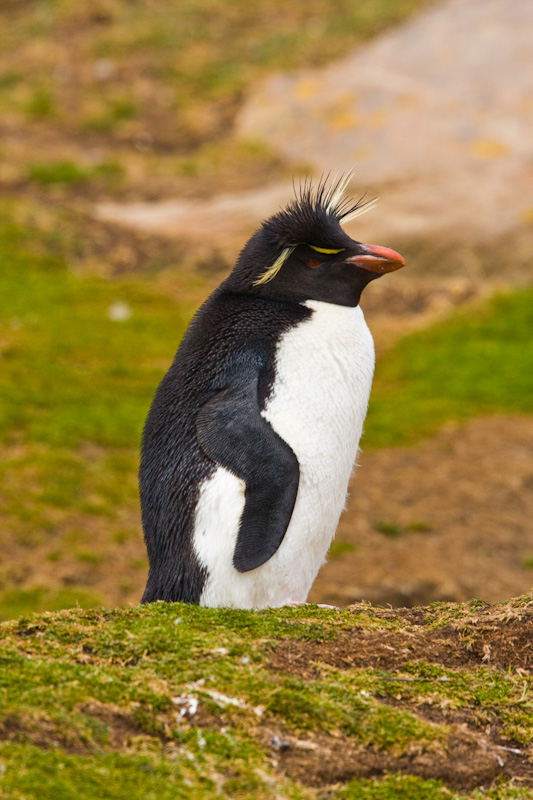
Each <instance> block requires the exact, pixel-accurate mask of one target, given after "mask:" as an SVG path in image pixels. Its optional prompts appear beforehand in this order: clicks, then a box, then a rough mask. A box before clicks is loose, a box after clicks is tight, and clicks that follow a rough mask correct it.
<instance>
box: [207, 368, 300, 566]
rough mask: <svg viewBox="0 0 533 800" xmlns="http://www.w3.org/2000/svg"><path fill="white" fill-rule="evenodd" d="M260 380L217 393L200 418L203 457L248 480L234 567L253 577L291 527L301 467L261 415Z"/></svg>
mask: <svg viewBox="0 0 533 800" xmlns="http://www.w3.org/2000/svg"><path fill="white" fill-rule="evenodd" d="M257 383H258V379H257V376H255V377H254V378H253V380H249V381H246V382H244V381H243V382H239V383H237V384H234V385H232V386H230V387H229V388H227V389H224V390H223V391H221V392H219V393H218V394H216V395H215V396H214V397H212V398H211V400H209V401H208V402H207V403H206V404H205V405H204V406H202V408H201V409H200V412H199V414H198V417H197V421H196V430H197V435H198V441H199V443H200V446H201V448H202V450H203V451H204V453H205V454H206V455H207V456H208V457H209V458H210V459H211V460H212V461H215V462H216V463H217V464H220V466H222V467H224V468H225V469H227V470H228V471H229V472H231V473H232V474H233V475H235V476H236V477H238V478H241V480H243V481H244V483H245V486H246V490H245V505H244V510H243V513H242V516H241V520H240V525H239V532H238V536H237V543H236V545H235V552H234V554H233V566H234V567H235V569H236V570H237V571H238V572H248V571H249V570H252V569H256V568H257V567H260V566H261V564H264V563H265V561H268V559H269V558H271V557H272V556H273V555H274V553H275V552H276V551H277V549H278V548H279V546H280V544H281V542H282V541H283V537H284V536H285V532H286V530H287V528H288V527H289V522H290V520H291V516H292V512H293V509H294V504H295V502H296V495H297V493H298V484H299V481H300V467H299V464H298V459H297V458H296V456H295V454H294V452H293V451H292V449H291V448H290V447H289V445H288V444H287V443H286V442H285V441H284V440H283V439H282V438H281V436H278V434H277V433H276V432H275V430H274V429H273V428H272V426H271V425H270V423H268V422H267V420H266V419H264V418H263V417H262V416H261V413H260V409H259V402H258V396H257Z"/></svg>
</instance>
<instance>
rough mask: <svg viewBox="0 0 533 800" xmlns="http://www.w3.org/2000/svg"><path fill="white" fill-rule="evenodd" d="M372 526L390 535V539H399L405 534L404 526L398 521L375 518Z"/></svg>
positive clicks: (379, 531)
mask: <svg viewBox="0 0 533 800" xmlns="http://www.w3.org/2000/svg"><path fill="white" fill-rule="evenodd" d="M372 527H373V528H374V530H375V531H377V532H378V533H382V534H383V535H384V536H388V537H389V538H390V539H397V538H398V537H399V536H401V535H402V534H403V528H402V526H401V525H398V523H397V522H392V521H391V520H387V519H375V520H374V521H373V522H372Z"/></svg>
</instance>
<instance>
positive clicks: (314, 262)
mask: <svg viewBox="0 0 533 800" xmlns="http://www.w3.org/2000/svg"><path fill="white" fill-rule="evenodd" d="M321 264H322V261H321V260H320V258H308V259H307V266H308V267H313V268H314V267H319V266H320V265H321Z"/></svg>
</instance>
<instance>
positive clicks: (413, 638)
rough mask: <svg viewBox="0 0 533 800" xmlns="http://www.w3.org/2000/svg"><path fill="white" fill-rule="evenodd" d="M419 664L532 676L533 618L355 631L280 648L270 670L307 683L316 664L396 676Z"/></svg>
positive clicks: (481, 620)
mask: <svg viewBox="0 0 533 800" xmlns="http://www.w3.org/2000/svg"><path fill="white" fill-rule="evenodd" d="M413 661H423V662H426V663H431V664H439V665H441V666H443V667H446V668H449V669H457V668H458V667H474V666H477V665H481V664H491V665H492V666H494V667H497V668H498V669H501V670H502V671H506V670H507V669H512V670H516V669H521V670H523V671H524V672H528V673H530V674H531V673H533V614H532V615H531V616H530V617H526V618H523V619H520V620H511V621H509V622H507V621H505V620H501V621H491V620H490V619H489V620H487V621H486V622H484V621H483V616H482V615H480V617H479V620H478V621H477V622H476V625H475V627H474V626H467V627H463V626H455V625H448V626H446V627H445V628H439V629H437V630H429V629H428V630H425V631H419V630H417V631H412V630H406V631H383V630H365V629H360V628H354V629H353V630H352V631H350V632H349V633H347V634H343V635H342V636H340V637H339V639H336V640H334V641H326V642H300V641H294V640H290V641H284V642H281V643H280V644H279V645H278V647H277V648H276V651H275V653H274V655H273V657H272V660H271V662H270V663H271V667H272V668H273V669H279V670H283V671H289V672H290V673H291V674H295V675H298V676H299V677H301V678H304V679H305V680H312V679H313V678H316V677H317V675H318V674H319V672H320V668H319V667H318V666H317V664H328V665H330V666H332V667H335V668H336V669H354V668H359V669H364V668H372V669H384V670H397V669H400V668H401V667H402V666H404V665H405V664H406V663H408V662H413Z"/></svg>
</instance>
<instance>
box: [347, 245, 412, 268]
mask: <svg viewBox="0 0 533 800" xmlns="http://www.w3.org/2000/svg"><path fill="white" fill-rule="evenodd" d="M361 247H362V248H364V253H361V255H358V256H350V258H347V259H346V262H345V263H346V264H355V266H356V267H362V268H363V269H369V270H370V271H371V272H381V273H384V272H394V271H395V270H397V269H401V268H402V267H403V266H405V258H404V257H403V256H401V255H400V254H399V253H397V252H396V250H391V249H390V248H389V247H379V246H378V245H375V244H362V245H361Z"/></svg>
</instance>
